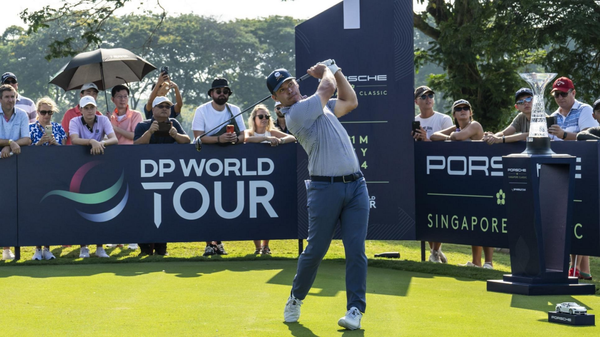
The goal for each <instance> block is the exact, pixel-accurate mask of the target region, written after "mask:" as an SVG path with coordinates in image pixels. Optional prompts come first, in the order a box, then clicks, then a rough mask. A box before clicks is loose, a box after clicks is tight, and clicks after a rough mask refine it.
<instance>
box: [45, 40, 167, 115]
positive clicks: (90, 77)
mask: <svg viewBox="0 0 600 337" xmlns="http://www.w3.org/2000/svg"><path fill="white" fill-rule="evenodd" d="M154 69H156V67H155V66H153V65H152V64H150V63H149V62H148V61H146V60H144V59H143V58H141V57H139V56H137V55H135V54H134V53H132V52H130V51H129V50H127V49H123V48H112V49H104V48H100V49H96V50H93V51H90V52H84V53H80V54H77V55H75V57H73V59H71V61H69V63H67V64H66V65H65V66H64V67H62V69H61V70H60V71H59V73H58V74H57V75H56V76H55V77H54V78H53V79H52V80H51V81H50V83H52V84H56V85H57V86H59V87H61V88H63V89H64V90H65V91H69V90H74V89H79V88H81V87H82V86H83V85H84V84H85V83H94V84H96V86H98V88H99V89H100V90H106V89H107V88H112V87H114V86H115V85H117V84H124V83H129V82H137V81H140V80H141V79H142V78H144V76H146V74H148V73H149V72H151V71H152V70H154ZM104 95H105V96H106V92H105V93H104ZM107 104H108V98H107Z"/></svg>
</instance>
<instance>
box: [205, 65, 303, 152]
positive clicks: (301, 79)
mask: <svg viewBox="0 0 600 337" xmlns="http://www.w3.org/2000/svg"><path fill="white" fill-rule="evenodd" d="M309 77H310V75H309V74H304V75H303V76H302V77H300V78H297V79H296V82H298V83H300V82H302V81H303V80H305V79H307V78H309ZM269 98H271V95H268V96H266V97H265V98H263V99H261V100H260V101H258V102H256V103H254V104H252V105H250V106H249V107H247V108H246V109H244V110H242V112H240V113H238V114H237V115H235V116H233V117H231V118H229V119H228V120H226V121H225V122H223V123H221V124H219V125H217V126H216V127H214V128H213V129H212V130H209V131H208V132H205V133H203V134H202V135H200V136H198V137H196V139H195V140H194V144H195V145H196V150H197V151H198V152H200V151H201V150H202V137H204V136H206V135H208V134H209V133H211V132H213V131H215V130H217V129H220V128H222V127H223V125H225V124H228V123H230V122H231V121H233V120H235V118H236V117H237V116H239V115H241V114H243V113H244V112H246V111H248V110H250V109H252V108H254V107H255V106H257V105H259V104H260V103H262V102H264V101H266V100H268V99H269Z"/></svg>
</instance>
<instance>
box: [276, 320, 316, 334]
mask: <svg viewBox="0 0 600 337" xmlns="http://www.w3.org/2000/svg"><path fill="white" fill-rule="evenodd" d="M283 324H285V325H287V327H288V329H289V330H290V332H291V333H292V336H303V337H304V336H306V337H313V336H314V337H317V335H315V333H314V332H312V330H310V329H309V328H307V327H305V326H304V325H302V324H301V323H285V322H284V323H283Z"/></svg>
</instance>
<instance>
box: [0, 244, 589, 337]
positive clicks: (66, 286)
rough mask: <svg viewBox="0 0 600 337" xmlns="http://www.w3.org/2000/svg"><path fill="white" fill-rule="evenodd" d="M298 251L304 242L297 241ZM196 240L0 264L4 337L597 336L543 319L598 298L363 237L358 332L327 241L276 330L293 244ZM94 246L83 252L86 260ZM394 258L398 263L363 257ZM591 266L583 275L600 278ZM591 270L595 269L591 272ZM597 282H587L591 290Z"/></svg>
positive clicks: (461, 255) (337, 257)
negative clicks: (502, 286)
mask: <svg viewBox="0 0 600 337" xmlns="http://www.w3.org/2000/svg"><path fill="white" fill-rule="evenodd" d="M305 243H306V242H305ZM202 246H203V244H201V243H181V244H169V252H170V256H168V257H166V258H162V257H144V258H138V257H137V252H131V251H128V250H126V249H120V248H116V249H111V250H109V253H110V254H111V258H110V259H99V258H93V257H92V258H89V259H84V260H82V259H79V258H78V257H77V255H78V248H75V247H73V248H53V252H54V253H55V255H57V256H58V254H60V258H58V259H56V260H54V261H29V259H30V258H31V255H32V250H31V248H25V249H23V259H22V260H21V261H14V262H0V298H1V299H2V303H3V304H4V308H5V310H4V311H3V313H2V314H1V315H0V329H1V330H0V331H2V335H4V336H14V335H16V336H34V335H35V336H39V335H45V336H78V335H82V334H92V335H94V336H109V335H112V336H114V335H122V334H127V335H132V334H135V335H136V336H182V335H185V336H426V335H433V336H549V335H554V336H567V335H576V336H599V335H600V328H598V327H596V326H592V327H569V326H565V325H559V324H553V323H548V322H547V312H548V311H550V310H553V309H554V306H555V305H556V303H560V302H564V301H575V302H578V303H580V304H582V305H584V306H586V307H587V308H588V310H589V312H590V313H592V314H595V313H596V311H597V310H596V309H597V308H600V297H599V296H598V294H596V295H593V296H521V295H510V294H500V293H493V292H487V291H486V283H485V280H486V279H499V278H501V276H502V274H503V273H505V272H508V271H509V270H510V266H509V261H508V255H506V254H496V255H495V259H494V260H495V267H496V269H499V270H496V271H489V270H482V269H479V268H466V267H456V266H455V265H456V263H464V262H466V261H467V259H469V254H470V247H468V246H459V245H445V246H444V247H445V248H444V251H445V252H446V255H447V256H448V258H449V260H450V264H449V265H440V264H433V263H428V262H419V260H420V250H419V244H418V243H417V242H400V241H368V242H367V255H368V257H369V275H368V280H367V282H368V283H367V312H366V314H365V315H364V318H363V322H362V326H363V329H361V330H358V331H345V330H342V329H341V328H339V327H338V326H337V320H338V319H339V318H340V317H341V316H343V315H344V313H345V311H346V307H345V305H346V293H345V282H344V275H345V268H344V261H343V247H342V245H341V243H340V242H339V241H334V242H333V243H332V247H331V249H330V251H329V253H328V254H327V256H326V259H325V260H324V261H323V263H322V264H321V267H320V269H319V274H318V275H317V278H316V280H315V283H314V286H313V288H312V289H311V292H310V293H309V295H308V297H307V298H306V299H305V301H304V305H303V306H302V315H301V317H300V322H299V323H292V324H286V323H283V307H284V305H285V301H286V299H287V297H288V296H289V292H290V287H291V282H292V279H293V277H294V274H295V271H296V263H297V261H296V259H295V257H296V256H297V242H296V241H294V240H287V241H273V242H272V243H271V249H272V250H273V252H274V256H272V257H271V256H258V257H255V256H254V255H252V254H251V253H252V252H253V250H254V249H253V244H252V243H251V242H227V243H225V247H226V248H227V249H228V251H229V253H230V255H228V256H224V257H210V258H205V257H201V256H199V255H200V254H201V252H200V250H201V249H202V248H203V247H202ZM94 249H95V248H93V247H92V249H91V250H92V252H93V251H94ZM383 251H399V252H400V253H401V255H402V259H401V260H387V259H378V258H377V259H376V258H373V255H374V254H375V253H380V252H383ZM596 260H598V259H597V258H592V274H593V275H595V276H598V275H600V271H598V265H597V263H596ZM594 272H596V273H595V274H594ZM597 282H598V281H597V280H594V281H593V282H592V283H594V284H596V286H597Z"/></svg>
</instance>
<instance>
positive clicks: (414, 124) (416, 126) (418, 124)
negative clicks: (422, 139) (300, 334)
mask: <svg viewBox="0 0 600 337" xmlns="http://www.w3.org/2000/svg"><path fill="white" fill-rule="evenodd" d="M412 130H413V132H417V131H418V130H421V122H420V121H413V122H412Z"/></svg>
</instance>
